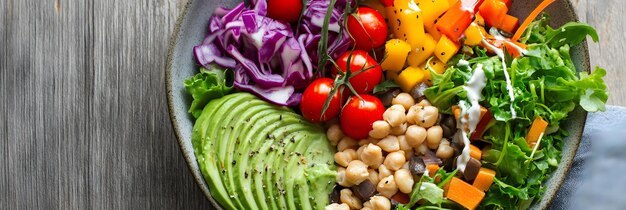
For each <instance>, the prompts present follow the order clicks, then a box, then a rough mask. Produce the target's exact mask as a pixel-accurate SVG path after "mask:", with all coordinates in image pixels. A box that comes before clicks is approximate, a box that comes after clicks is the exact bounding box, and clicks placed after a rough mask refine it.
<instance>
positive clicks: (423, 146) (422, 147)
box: [415, 143, 430, 155]
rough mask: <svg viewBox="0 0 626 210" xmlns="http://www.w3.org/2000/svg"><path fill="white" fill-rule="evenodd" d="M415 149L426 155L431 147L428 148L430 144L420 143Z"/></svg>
mask: <svg viewBox="0 0 626 210" xmlns="http://www.w3.org/2000/svg"><path fill="white" fill-rule="evenodd" d="M415 151H416V152H417V153H418V154H420V155H425V154H426V153H427V152H428V151H430V149H428V146H427V145H426V143H423V144H420V145H419V146H418V147H417V148H416V149H415Z"/></svg>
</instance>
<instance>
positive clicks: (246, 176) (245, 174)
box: [243, 171, 248, 179]
mask: <svg viewBox="0 0 626 210" xmlns="http://www.w3.org/2000/svg"><path fill="white" fill-rule="evenodd" d="M243 176H244V177H245V179H247V178H248V172H247V171H246V172H245V173H243Z"/></svg>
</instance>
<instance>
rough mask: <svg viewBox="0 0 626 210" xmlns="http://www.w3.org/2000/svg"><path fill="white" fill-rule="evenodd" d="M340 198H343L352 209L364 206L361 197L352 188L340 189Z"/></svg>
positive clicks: (343, 201) (342, 200)
mask: <svg viewBox="0 0 626 210" xmlns="http://www.w3.org/2000/svg"><path fill="white" fill-rule="evenodd" d="M339 200H341V202H342V203H344V204H348V206H350V209H361V208H363V202H361V199H359V198H357V197H356V196H355V195H354V194H353V193H352V190H350V189H343V190H341V191H339Z"/></svg>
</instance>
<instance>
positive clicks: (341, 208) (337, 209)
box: [324, 203, 350, 210]
mask: <svg viewBox="0 0 626 210" xmlns="http://www.w3.org/2000/svg"><path fill="white" fill-rule="evenodd" d="M324 210H350V206H348V204H345V203H342V204H338V203H333V204H330V205H328V206H326V208H324Z"/></svg>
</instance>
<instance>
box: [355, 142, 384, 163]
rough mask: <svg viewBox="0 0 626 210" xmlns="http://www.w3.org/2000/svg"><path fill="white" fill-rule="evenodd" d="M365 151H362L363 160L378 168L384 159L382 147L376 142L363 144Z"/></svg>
mask: <svg viewBox="0 0 626 210" xmlns="http://www.w3.org/2000/svg"><path fill="white" fill-rule="evenodd" d="M363 147H364V149H363V152H361V156H360V158H361V161H363V163H365V164H366V165H368V166H370V167H371V168H374V169H376V168H378V167H379V166H380V165H381V164H382V163H383V161H384V159H385V158H384V157H383V151H382V149H381V148H380V147H379V146H377V145H374V144H368V145H367V146H363Z"/></svg>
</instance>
